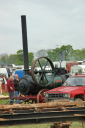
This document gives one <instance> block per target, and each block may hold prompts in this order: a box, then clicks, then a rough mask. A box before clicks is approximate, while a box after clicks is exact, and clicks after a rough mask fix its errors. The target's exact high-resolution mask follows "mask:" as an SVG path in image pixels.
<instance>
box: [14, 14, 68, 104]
mask: <svg viewBox="0 0 85 128" xmlns="http://www.w3.org/2000/svg"><path fill="white" fill-rule="evenodd" d="M21 23H22V39H23V55H24V73H25V75H24V77H22V78H21V79H20V80H19V91H20V93H21V94H22V95H21V96H19V97H15V98H16V99H20V100H22V101H24V102H25V103H26V102H28V103H33V102H38V103H39V102H42V103H43V102H45V101H44V100H43V98H44V92H45V91H47V90H48V89H52V88H55V87H59V86H61V85H62V82H64V81H65V80H66V79H67V77H68V76H69V75H68V74H67V72H66V70H64V69H63V70H62V69H61V73H60V72H59V69H57V68H56V69H55V68H54V65H53V63H52V62H51V60H50V59H49V58H47V57H39V58H37V59H35V60H34V62H33V64H32V67H31V73H29V62H28V46H27V32H26V17H25V16H21ZM62 71H63V72H62Z"/></svg>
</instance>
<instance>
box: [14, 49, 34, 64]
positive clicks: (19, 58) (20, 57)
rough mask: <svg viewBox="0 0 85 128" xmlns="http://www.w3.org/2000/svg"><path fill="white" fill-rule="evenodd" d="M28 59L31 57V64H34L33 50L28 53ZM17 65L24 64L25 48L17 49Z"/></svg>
mask: <svg viewBox="0 0 85 128" xmlns="http://www.w3.org/2000/svg"><path fill="white" fill-rule="evenodd" d="M28 59H29V66H31V65H32V62H33V59H34V55H33V53H32V52H30V53H28ZM15 64H16V65H24V57H23V50H18V51H17V60H16V63H15Z"/></svg>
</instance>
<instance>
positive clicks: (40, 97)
mask: <svg viewBox="0 0 85 128" xmlns="http://www.w3.org/2000/svg"><path fill="white" fill-rule="evenodd" d="M45 91H48V89H42V90H40V91H39V92H38V94H37V103H41V102H43V99H42V96H41V95H42V94H43V93H44V92H45ZM40 99H41V100H40Z"/></svg>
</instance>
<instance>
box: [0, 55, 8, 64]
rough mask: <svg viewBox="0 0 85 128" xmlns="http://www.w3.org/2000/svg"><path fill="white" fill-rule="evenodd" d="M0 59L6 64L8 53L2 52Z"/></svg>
mask: <svg viewBox="0 0 85 128" xmlns="http://www.w3.org/2000/svg"><path fill="white" fill-rule="evenodd" d="M0 60H1V62H2V63H3V64H7V63H8V54H3V55H2V57H1V59H0Z"/></svg>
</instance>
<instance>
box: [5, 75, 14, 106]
mask: <svg viewBox="0 0 85 128" xmlns="http://www.w3.org/2000/svg"><path fill="white" fill-rule="evenodd" d="M13 80H14V78H13V76H10V78H9V80H8V81H7V89H8V93H9V97H10V102H9V105H12V104H13V101H14V83H13Z"/></svg>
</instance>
